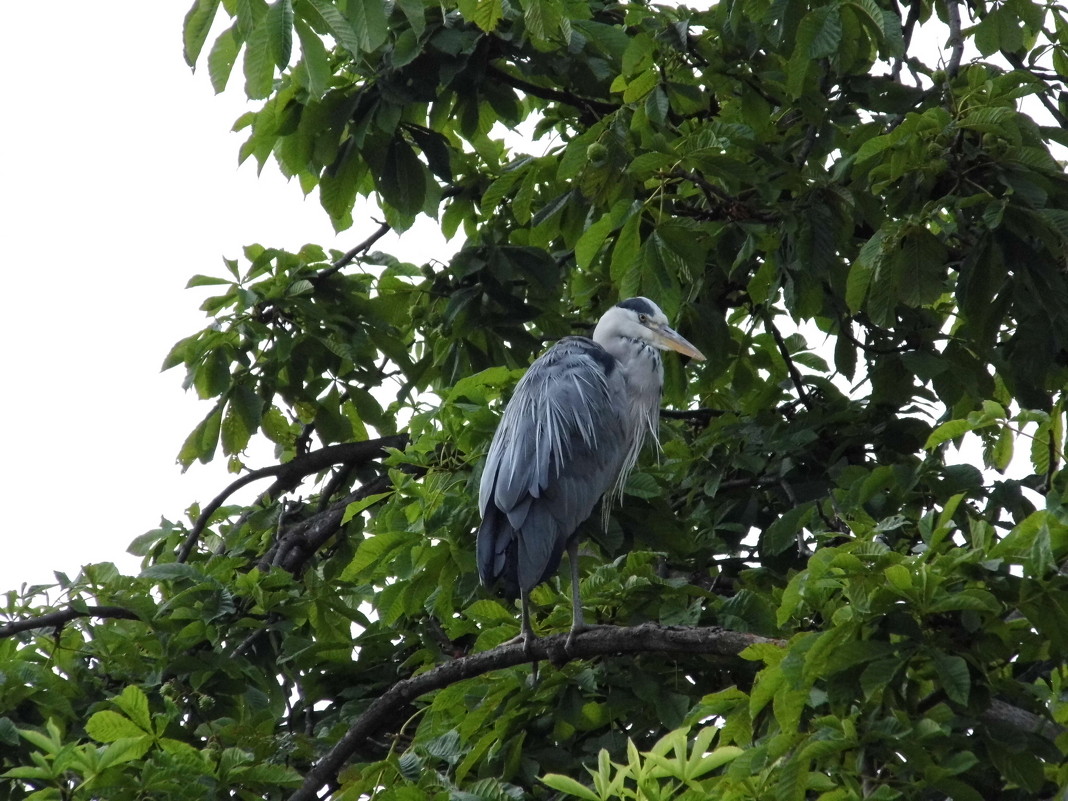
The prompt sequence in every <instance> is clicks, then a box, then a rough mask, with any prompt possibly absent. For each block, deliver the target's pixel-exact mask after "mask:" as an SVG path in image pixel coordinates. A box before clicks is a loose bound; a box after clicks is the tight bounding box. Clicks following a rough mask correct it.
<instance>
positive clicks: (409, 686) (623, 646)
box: [289, 623, 778, 801]
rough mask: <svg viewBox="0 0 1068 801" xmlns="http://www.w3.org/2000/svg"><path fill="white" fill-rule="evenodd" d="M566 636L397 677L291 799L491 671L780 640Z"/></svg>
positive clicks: (604, 633) (733, 653)
mask: <svg viewBox="0 0 1068 801" xmlns="http://www.w3.org/2000/svg"><path fill="white" fill-rule="evenodd" d="M567 637H568V635H567V634H557V635H555V636H553V637H544V638H540V639H536V640H534V642H533V644H532V645H531V648H530V651H529V652H528V651H527V650H525V649H524V647H523V644H522V643H518V642H517V643H514V644H505V645H501V646H498V647H497V648H494V649H492V650H490V651H483V652H482V653H478V654H472V655H471V656H465V657H462V658H461V659H455V660H453V661H451V662H446V663H445V664H443V665H439V666H438V667H436V668H434V669H433V670H429V671H427V672H426V673H421V674H419V675H418V676H413V677H412V678H410V679H404V680H403V681H398V682H397V683H396V684H394V685H393V686H392V687H390V688H389V689H388V690H386V692H385V693H383V694H382V695H381V696H379V697H378V698H377V699H376V700H375V701H374V702H373V703H372V704H371V705H370V706H369V707H368V708H367V709H366V711H364V713H363V714H362V715H360V716H359V717H358V718H357V719H356V720H355V722H353V724H352V725H351V726H350V727H349V730H348V731H347V732H346V733H345V735H344V736H343V737H342V738H341V739H340V740H339V741H338V742H337V745H335V746H334V747H333V748H331V749H330V751H329V752H328V753H327V754H326V755H325V756H324V757H323V758H322V759H320V760H319V761H318V762H317V763H316V764H315V766H314V767H313V768H312V769H311V770H310V771H308V774H307V775H306V776H305V777H304V784H302V785H301V786H300V788H299V789H297V791H296V792H295V793H293V795H291V796H290V797H289V801H313V799H316V798H318V794H319V789H320V788H321V787H324V786H326V785H327V784H330V783H331V782H333V781H335V780H336V778H337V774H338V771H339V770H341V767H342V766H343V765H344V764H345V762H346V761H347V760H348V759H349V758H350V757H351V756H352V755H353V754H354V753H356V751H358V750H359V749H360V746H361V745H363V743H364V742H366V741H367V740H368V739H369V738H370V737H372V736H374V734H375V733H376V732H378V731H379V730H380V729H381V728H382V727H383V726H384V725H385V724H386V723H388V722H389V721H391V720H395V719H396V716H397V711H398V709H400V708H401V707H403V706H405V705H406V704H408V703H409V702H410V701H412V700H413V699H415V698H418V697H419V696H421V695H425V694H426V693H428V692H431V691H433V690H440V689H441V688H442V687H448V686H449V685H451V684H455V683H456V682H458V681H463V680H464V679H470V678H472V677H474V676H481V675H482V674H483V673H488V672H489V671H491V670H500V669H501V668H507V667H514V666H516V665H522V664H525V663H527V662H530V661H531V660H532V659H534V660H549V661H551V662H552V663H553V664H555V665H562V664H565V663H566V662H569V661H571V660H573V659H589V658H591V657H595V656H609V655H615V654H636V653H650V652H666V653H679V652H683V653H687V654H705V655H708V656H711V657H714V658H718V659H719V661H721V662H723V663H724V664H740V660H738V659H737V657H738V654H739V653H741V652H742V651H743V650H744V649H745V648H747V647H749V646H750V645H754V644H756V643H769V642H770V643H776V642H778V641H777V640H772V639H769V638H767V637H760V636H758V635H756V634H746V633H744V632H739V631H728V630H727V629H723V628H719V627H718V626H708V627H704V628H683V627H677V626H659V625H657V624H655V623H645V624H642V625H640V626H634V627H631V628H622V627H617V626H600V627H597V628H593V629H589V630H587V631H584V632H582V633H580V634H578V635H576V637H575V638H574V641H573V643H572V645H571V648H570V649H569V651H565V650H564V644H565V642H566V641H567ZM746 664H748V663H746Z"/></svg>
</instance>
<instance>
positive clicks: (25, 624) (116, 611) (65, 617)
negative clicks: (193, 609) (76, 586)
mask: <svg viewBox="0 0 1068 801" xmlns="http://www.w3.org/2000/svg"><path fill="white" fill-rule="evenodd" d="M82 617H99V618H118V619H120V620H140V619H141V618H140V617H139V616H138V615H137V614H136V613H135V612H131V611H130V610H129V609H123V608H122V607H121V606H87V607H85V611H84V612H83V611H81V610H78V609H75V608H74V607H69V608H67V609H61V610H60V611H58V612H48V613H47V614H44V615H40V616H38V617H28V618H25V619H24V620H12V621H11V622H10V623H5V624H4V625H3V626H0V639H3V638H5V637H11V636H12V635H15V634H18V633H19V632H22V631H30V630H32V629H47V628H54V627H56V626H63V625H64V624H66V623H70V622H71V621H72V620H77V619H78V618H82Z"/></svg>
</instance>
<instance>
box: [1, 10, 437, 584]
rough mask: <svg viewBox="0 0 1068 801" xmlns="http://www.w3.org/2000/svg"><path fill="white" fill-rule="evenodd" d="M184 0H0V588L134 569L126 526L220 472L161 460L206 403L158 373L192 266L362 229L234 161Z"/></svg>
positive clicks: (177, 373) (184, 322) (225, 120)
mask: <svg viewBox="0 0 1068 801" xmlns="http://www.w3.org/2000/svg"><path fill="white" fill-rule="evenodd" d="M187 5H188V3H187V2H166V3H146V2H133V0H114V1H113V2H110V3H108V4H107V6H106V9H104V8H102V7H101V6H99V5H98V4H92V3H83V2H71V1H70V0H66V1H65V2H60V3H57V4H52V5H50V6H48V9H47V11H46V10H45V9H44V8H43V7H42V6H41V5H40V4H36V3H14V4H7V5H6V6H5V19H4V25H3V32H2V33H0V41H2V44H3V50H2V51H0V52H2V56H0V59H3V61H4V62H6V63H5V67H6V69H5V74H7V75H8V76H9V77H10V78H11V81H12V82H11V83H10V84H9V86H8V91H7V93H6V95H7V96H6V101H5V109H4V112H3V116H4V124H3V125H2V126H0V152H3V153H4V162H5V171H4V175H3V179H2V184H0V201H2V206H3V215H2V217H0V230H2V231H3V237H2V242H3V251H2V252H3V257H4V260H5V264H4V272H5V275H6V284H5V287H4V290H3V297H4V304H3V305H4V311H3V314H2V316H0V319H2V325H3V331H2V336H0V367H2V369H3V380H2V386H3V391H2V392H0V419H2V420H3V423H4V428H5V431H6V436H5V438H4V440H5V445H6V447H5V449H4V450H5V453H4V463H5V465H6V466H5V467H4V469H3V471H2V472H3V475H4V477H5V480H4V481H3V488H4V494H5V498H4V504H3V513H2V517H0V520H2V523H0V525H2V530H3V534H2V535H0V548H2V551H0V591H4V590H7V589H14V588H17V587H18V586H19V585H20V584H21V583H23V582H30V583H48V582H51V581H53V580H54V579H53V575H52V571H53V570H63V571H66V572H67V573H69V574H70V575H71V576H72V577H73V576H74V575H75V574H76V573H77V572H78V569H79V567H80V566H81V565H82V564H84V563H86V562H99V561H114V562H116V563H118V564H119V566H120V568H122V569H123V570H124V572H134V573H136V571H137V569H138V567H137V560H135V559H134V558H133V557H131V556H128V555H126V554H125V550H126V547H127V545H128V544H129V543H130V541H131V540H133V538H134V537H136V536H138V535H139V534H141V533H143V532H145V531H148V530H150V529H152V528H155V527H156V526H157V525H158V523H159V520H160V516H161V515H166V516H167V517H169V518H170V519H172V520H173V519H178V518H180V517H181V516H182V515H183V514H184V511H183V510H184V509H185V508H186V507H187V506H188V505H189V504H190V503H191V502H192V501H194V500H195V501H199V502H201V503H206V502H207V501H208V500H210V499H211V498H212V497H213V496H214V495H215V494H216V493H217V492H218V491H219V490H220V489H221V488H222V487H224V486H225V485H226V483H227V482H228V481H229V480H231V479H232V478H233V477H232V476H227V474H226V473H225V469H224V466H223V464H222V460H220V461H219V464H213V465H209V466H207V467H205V466H202V465H199V464H198V465H194V466H193V467H191V468H190V469H189V471H188V472H187V473H186V474H185V475H183V474H182V473H181V471H180V469H179V468H178V467H177V466H176V464H175V455H176V454H177V453H178V449H179V448H180V446H181V444H182V441H183V439H184V437H185V435H186V434H187V433H188V432H189V431H190V430H191V429H192V428H193V426H195V425H196V423H197V422H198V421H199V420H200V419H201V418H202V417H203V416H204V415H205V414H206V413H207V412H208V410H209V408H210V405H209V404H208V403H206V402H202V401H199V400H197V399H196V396H195V395H194V394H192V393H184V392H183V391H182V389H181V382H182V378H183V369H182V368H180V367H179V368H176V369H174V370H170V371H168V372H166V373H160V372H159V367H160V364H161V363H162V361H163V357H164V356H165V355H166V353H167V351H168V350H169V349H170V347H171V345H172V344H173V343H174V342H175V341H177V340H178V339H180V338H181V337H183V336H187V335H188V334H190V333H192V332H193V331H195V330H197V329H199V328H202V327H203V326H204V325H205V323H206V319H205V318H204V316H203V313H201V312H200V311H199V310H198V306H199V304H200V301H201V299H202V298H203V297H204V296H205V290H203V289H198V290H184V289H183V287H184V286H185V283H186V281H187V280H188V279H189V277H190V276H191V275H193V274H194V273H208V274H216V275H218V274H221V273H222V270H223V266H222V257H223V256H227V257H239V256H240V254H241V247H242V246H243V245H245V244H249V243H252V242H261V243H263V244H265V245H274V246H280V247H285V248H290V249H296V248H299V247H300V246H301V245H302V244H304V243H307V242H316V243H318V244H321V245H323V246H325V247H336V248H339V249H348V248H349V247H351V246H352V245H354V244H355V243H357V242H359V241H360V240H361V239H363V238H364V237H366V236H367V235H368V234H369V233H371V232H372V231H373V230H374V229H375V228H376V225H375V224H374V223H373V222H371V221H370V220H365V221H362V222H361V221H357V223H356V225H355V226H354V227H353V228H352V229H351V230H350V231H347V232H344V233H343V234H341V235H340V236H335V234H334V232H333V229H332V228H331V226H330V223H329V220H328V218H327V217H326V215H325V213H324V212H322V211H321V209H320V208H319V204H318V201H317V199H316V198H315V196H311V197H309V198H308V199H307V200H305V199H304V198H303V195H302V194H301V192H300V189H299V187H298V186H297V184H296V183H293V184H287V183H286V182H285V181H284V179H282V178H281V176H280V175H279V174H278V173H277V171H276V170H274V169H273V168H268V169H265V170H264V173H263V175H262V176H261V177H259V178H257V176H256V170H255V166H254V165H253V164H251V163H249V164H245V165H244V166H242V167H241V168H240V169H239V168H238V166H237V151H238V147H239V145H240V143H241V141H242V140H243V138H244V137H243V135H242V134H233V133H229V130H230V128H231V126H232V124H233V121H234V120H235V119H236V118H237V117H238V116H239V115H240V114H241V113H243V111H244V110H245V107H244V105H243V95H242V93H241V91H240V88H241V87H240V84H237V85H235V86H233V87H232V88H233V89H234V91H232V92H229V93H224V94H223V95H220V96H215V95H214V92H213V90H212V88H211V86H210V84H209V82H208V79H207V70H206V69H202V70H201V71H199V72H198V73H197V74H196V75H195V76H194V75H192V74H191V73H190V70H189V68H188V67H187V66H186V65H185V63H184V61H183V59H182V51H181V24H182V19H183V17H184V15H185V12H186V10H187V8H186V7H187ZM46 14H47V16H48V17H49V18H48V19H45V15H46ZM238 80H240V76H239V75H238ZM412 239H413V238H412V237H409V242H408V243H406V244H410V242H411V240H412ZM419 239H420V240H421V241H423V242H425V241H426V237H425V236H422V235H421V236H420V237H419ZM380 247H382V248H384V249H386V248H388V249H389V250H391V252H395V253H396V252H398V244H397V243H396V241H395V240H394V241H393V242H390V241H388V240H383V242H382V243H380ZM405 249H410V248H405ZM429 255H436V254H433V253H431V254H428V256H429ZM404 257H406V258H417V257H418V254H414V253H407V254H404ZM253 466H255V467H259V466H263V465H261V464H255V465H253Z"/></svg>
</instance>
